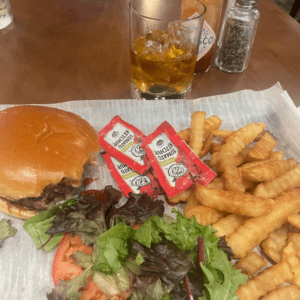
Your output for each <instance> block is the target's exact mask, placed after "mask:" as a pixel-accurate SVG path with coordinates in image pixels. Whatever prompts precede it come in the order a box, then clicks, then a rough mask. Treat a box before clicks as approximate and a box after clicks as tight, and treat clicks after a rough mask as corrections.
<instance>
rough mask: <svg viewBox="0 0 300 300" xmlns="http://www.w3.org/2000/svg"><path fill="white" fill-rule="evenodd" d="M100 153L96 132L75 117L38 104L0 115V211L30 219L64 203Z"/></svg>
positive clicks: (78, 117)
mask: <svg viewBox="0 0 300 300" xmlns="http://www.w3.org/2000/svg"><path fill="white" fill-rule="evenodd" d="M99 150H100V145H99V143H98V136H97V132H96V130H95V129H94V128H93V127H92V126H91V125H90V124H89V123H88V122H87V121H85V120H84V119H82V118H81V117H80V116H78V115H76V114H74V113H70V112H67V111H63V110H60V109H57V108H51V107H45V106H37V105H36V106H35V105H22V106H15V107H11V108H8V109H5V110H2V111H0V211H2V212H4V213H6V214H8V215H11V216H13V217H17V218H21V219H28V218H30V217H32V216H34V215H36V214H37V212H39V211H42V210H45V209H47V208H48V206H49V204H50V203H52V202H53V201H59V200H62V199H66V198H67V197H69V196H70V195H71V194H72V191H73V189H74V188H75V187H78V186H80V184H81V177H82V174H83V168H84V165H85V164H86V163H89V164H94V163H95V161H96V160H95V158H96V154H97V152H98V151H99Z"/></svg>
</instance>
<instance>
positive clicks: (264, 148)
mask: <svg viewBox="0 0 300 300" xmlns="http://www.w3.org/2000/svg"><path fill="white" fill-rule="evenodd" d="M276 144H277V141H276V139H275V138H274V137H273V136H272V135H271V134H270V133H268V132H267V133H265V134H264V135H263V137H262V138H261V139H260V140H259V141H258V142H257V143H256V144H255V145H254V147H253V148H252V149H251V150H250V151H249V152H248V154H247V158H249V159H251V160H260V159H266V158H268V157H269V156H270V153H271V151H272V150H273V149H274V148H275V146H276Z"/></svg>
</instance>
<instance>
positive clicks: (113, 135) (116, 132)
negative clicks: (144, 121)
mask: <svg viewBox="0 0 300 300" xmlns="http://www.w3.org/2000/svg"><path fill="white" fill-rule="evenodd" d="M111 136H112V137H113V138H115V139H116V138H117V137H118V136H119V132H118V131H113V132H112V134H111Z"/></svg>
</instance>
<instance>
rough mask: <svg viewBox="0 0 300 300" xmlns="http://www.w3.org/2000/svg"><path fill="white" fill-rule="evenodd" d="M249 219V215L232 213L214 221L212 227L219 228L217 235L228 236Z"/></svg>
mask: <svg viewBox="0 0 300 300" xmlns="http://www.w3.org/2000/svg"><path fill="white" fill-rule="evenodd" d="M248 219H249V217H246V216H242V215H238V214H230V215H228V216H226V217H224V218H222V219H220V220H219V221H217V222H216V223H214V224H213V225H212V226H211V227H212V229H214V230H217V233H216V236H218V237H221V236H228V235H230V234H231V233H233V232H235V231H236V230H237V229H238V228H239V227H240V226H242V225H243V224H244V222H245V221H246V220H248Z"/></svg>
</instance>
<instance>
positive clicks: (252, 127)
mask: <svg viewBox="0 0 300 300" xmlns="http://www.w3.org/2000/svg"><path fill="white" fill-rule="evenodd" d="M265 127H266V124H264V123H261V122H259V123H250V124H247V125H245V126H244V127H242V128H240V129H238V130H237V131H235V132H234V133H233V134H231V135H230V136H229V137H228V139H227V141H226V144H224V145H223V147H222V149H221V150H220V151H219V152H215V153H213V155H212V157H211V160H210V164H211V166H213V167H217V166H218V164H219V159H220V156H221V155H222V154H224V153H231V154H232V155H234V156H235V155H237V154H239V153H241V152H242V151H243V150H244V149H245V148H246V146H247V145H248V144H250V143H251V142H253V141H254V139H255V138H256V137H257V135H258V134H259V133H261V132H262V131H263V129H264V128H265Z"/></svg>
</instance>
